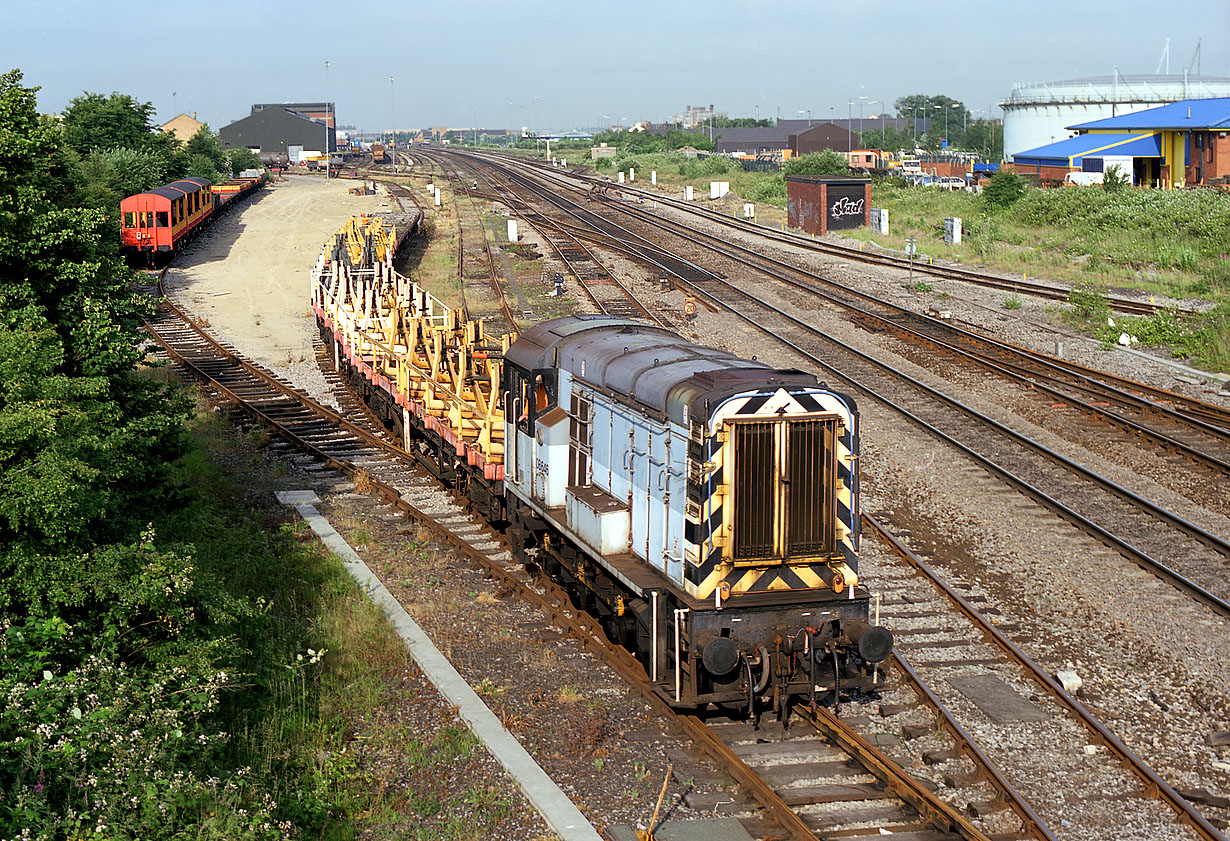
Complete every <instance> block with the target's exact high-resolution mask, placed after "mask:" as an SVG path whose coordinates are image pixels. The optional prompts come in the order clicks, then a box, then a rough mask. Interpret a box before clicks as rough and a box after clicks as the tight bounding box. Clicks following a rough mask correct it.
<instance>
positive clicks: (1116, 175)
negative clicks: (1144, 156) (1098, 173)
mask: <svg viewBox="0 0 1230 841" xmlns="http://www.w3.org/2000/svg"><path fill="white" fill-rule="evenodd" d="M1131 183H1132V180H1131V179H1130V178H1129V177H1128V175H1127V173H1125V172H1124V171H1123V170H1122V169H1121V168H1120V167H1119V166H1118V164H1114V165H1112V166H1110V167H1109V168H1107V170H1106V171H1105V172H1103V173H1102V189H1103V190H1105V191H1106V192H1108V193H1117V192H1119V191H1120V190H1122V189H1123V188H1124V187H1127V186H1129V185H1130V184H1131Z"/></svg>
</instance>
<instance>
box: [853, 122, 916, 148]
mask: <svg viewBox="0 0 1230 841" xmlns="http://www.w3.org/2000/svg"><path fill="white" fill-rule="evenodd" d="M862 148H864V149H883V150H884V151H885V152H896V151H900V150H903V149H913V148H914V137H913V135H911V134H910V132H908V131H901V130H899V129H896V128H893V127H892V126H885V127H883V128H879V129H872V130H869V131H865V132H863V139H862Z"/></svg>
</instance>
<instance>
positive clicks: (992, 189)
mask: <svg viewBox="0 0 1230 841" xmlns="http://www.w3.org/2000/svg"><path fill="white" fill-rule="evenodd" d="M1024 195H1025V179H1023V178H1021V176H1019V175H1017V174H1016V173H1015V172H1013V171H1012V170H1010V169H1001V170H1000V171H999V172H997V173H995V175H993V176H992V177H991V180H990V181H988V182H987V184H986V186H985V187H983V188H982V199H983V201H984V202H985V203H986V205H987V206H988V207H995V208H1004V207H1010V206H1012V205H1014V204H1016V203H1017V202H1018V201H1020V199H1021V197H1022V196H1024Z"/></svg>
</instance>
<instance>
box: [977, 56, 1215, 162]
mask: <svg viewBox="0 0 1230 841" xmlns="http://www.w3.org/2000/svg"><path fill="white" fill-rule="evenodd" d="M1221 97H1230V78H1225V77H1212V76H1188V75H1181V76H1180V75H1170V76H1124V75H1122V74H1118V73H1116V74H1114V75H1111V76H1095V77H1090V78H1086V79H1069V80H1066V81H1059V82H1035V83H1030V84H1023V83H1018V84H1016V85H1014V86H1013V88H1012V93H1011V94H1010V95H1009V96H1008V98H1007V99H1004V100H1002V101H1001V102H1000V103H999V105H1000V107H1001V108H1003V109H1004V154H1005V156H1006V157H1007V159H1008V160H1011V159H1012V156H1013V155H1014V154H1017V153H1019V152H1024V151H1026V150H1029V149H1036V148H1038V147H1039V146H1046V145H1047V144H1050V143H1055V142H1058V141H1060V140H1064V139H1066V138H1068V137H1071V136H1072V135H1073V134H1075V132H1072V131H1068V126H1074V125H1078V124H1080V123H1089V122H1093V121H1094V120H1104V119H1107V118H1109V117H1119V116H1122V115H1124V114H1131V113H1134V112H1136V111H1144V110H1145V109H1147V108H1156V107H1157V106H1159V105H1167V104H1169V103H1171V102H1178V101H1179V100H1181V99H1217V98H1221Z"/></svg>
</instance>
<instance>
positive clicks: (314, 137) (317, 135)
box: [218, 105, 337, 160]
mask: <svg viewBox="0 0 1230 841" xmlns="http://www.w3.org/2000/svg"><path fill="white" fill-rule="evenodd" d="M330 110H332V109H330ZM326 132H327V133H328V143H329V151H336V150H337V131H336V129H334V128H333V127H332V126H326V125H325V124H324V123H323V122H318V121H316V120H313V119H311V118H310V117H309V116H308V115H307V114H304V113H302V112H298V111H293V110H289V106H271V105H261V106H253V107H252V113H251V114H249V115H248V116H247V117H244V118H243V119H242V120H236V121H235V122H233V123H231V124H230V125H228V126H223V127H222V128H221V129H220V130H219V131H218V139H219V140H220V141H221V142H222V148H223V149H238V148H244V149H251V150H253V151H255V152H256V153H257V154H259V155H260V156H261V157H262V158H266V159H272V158H278V159H281V160H285V159H286V158H288V157H289V154H290V153H289V150H288V149H287V147H288V146H302V147H303V148H305V149H322V150H323V147H324V144H325V137H326Z"/></svg>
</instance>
